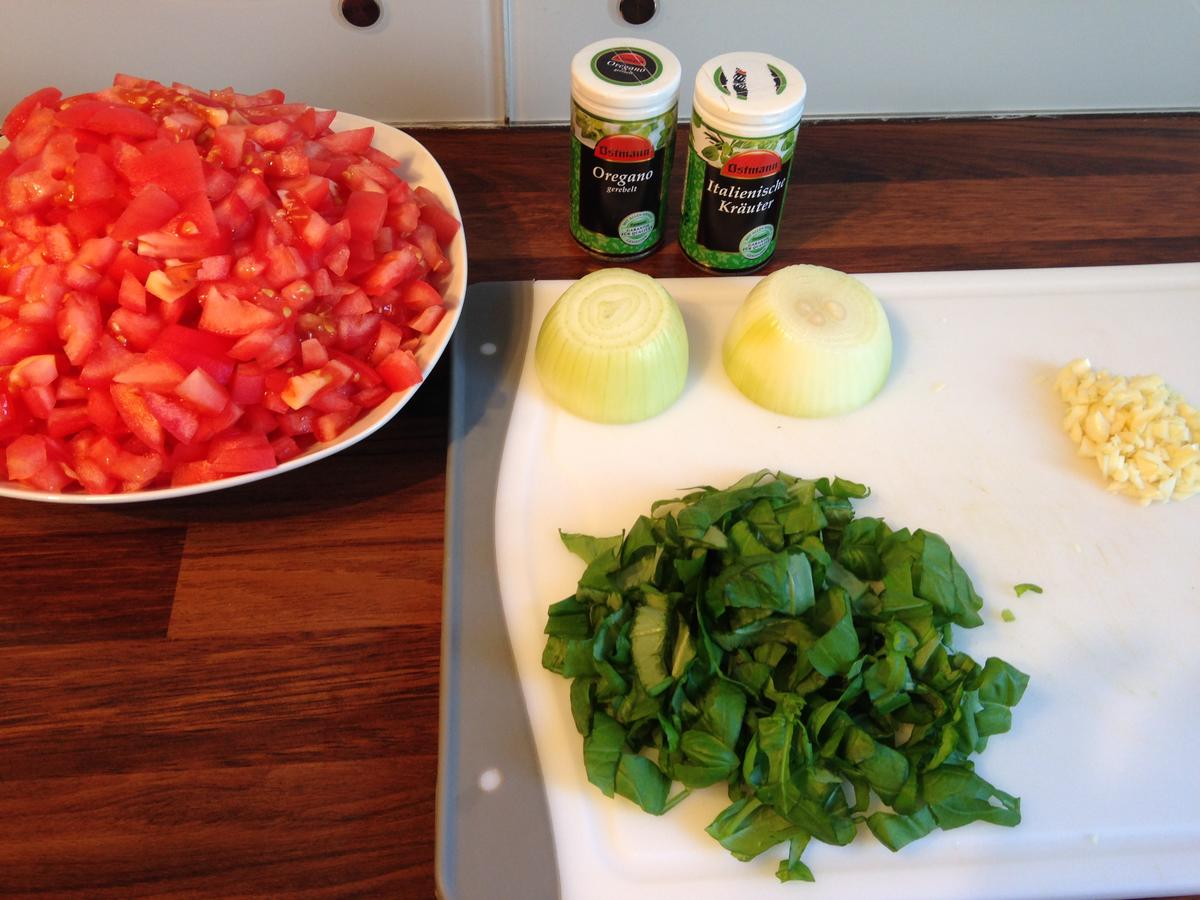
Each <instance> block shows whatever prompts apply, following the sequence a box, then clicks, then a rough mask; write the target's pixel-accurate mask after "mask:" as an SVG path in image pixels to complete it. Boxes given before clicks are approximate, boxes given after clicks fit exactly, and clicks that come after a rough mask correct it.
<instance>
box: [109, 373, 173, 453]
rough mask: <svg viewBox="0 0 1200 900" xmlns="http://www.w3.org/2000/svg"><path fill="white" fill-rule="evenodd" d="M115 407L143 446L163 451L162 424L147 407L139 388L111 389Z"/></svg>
mask: <svg viewBox="0 0 1200 900" xmlns="http://www.w3.org/2000/svg"><path fill="white" fill-rule="evenodd" d="M108 392H109V394H110V396H111V397H112V401H113V405H114V406H116V408H117V413H118V414H119V415H120V416H121V419H122V421H124V423H125V424H126V425H127V426H128V427H129V430H130V431H131V432H133V434H134V436H135V437H137V438H138V439H139V440H140V441H141V442H142V443H143V444H145V445H146V446H147V447H150V448H151V449H154V450H160V451H161V450H162V449H163V427H162V423H160V422H159V421H158V419H157V418H156V417H155V416H154V414H153V413H152V412H151V411H150V407H149V406H147V405H146V397H145V395H144V394H143V393H142V391H141V390H140V389H139V388H136V387H133V386H132V385H128V384H114V385H113V386H112V387H110V388H109V391H108Z"/></svg>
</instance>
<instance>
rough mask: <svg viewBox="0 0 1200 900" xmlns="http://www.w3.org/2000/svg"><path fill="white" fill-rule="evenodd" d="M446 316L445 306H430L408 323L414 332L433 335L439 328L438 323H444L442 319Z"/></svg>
mask: <svg viewBox="0 0 1200 900" xmlns="http://www.w3.org/2000/svg"><path fill="white" fill-rule="evenodd" d="M445 314H446V307H444V306H430V307H427V308H426V309H424V310H422V311H421V313H420V314H418V315H417V316H416V318H414V319H413V320H412V321H410V322H409V323H408V327H409V328H411V329H412V330H413V331H417V332H420V333H421V334H432V333H433V330H434V329H435V328H437V326H438V323H439V322H441V321H442V317H443V316H444V315H445Z"/></svg>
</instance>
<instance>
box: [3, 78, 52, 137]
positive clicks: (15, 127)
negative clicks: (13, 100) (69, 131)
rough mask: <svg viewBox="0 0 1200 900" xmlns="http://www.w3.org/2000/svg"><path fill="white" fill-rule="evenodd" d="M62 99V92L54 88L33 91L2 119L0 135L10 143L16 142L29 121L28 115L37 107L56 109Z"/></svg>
mask: <svg viewBox="0 0 1200 900" xmlns="http://www.w3.org/2000/svg"><path fill="white" fill-rule="evenodd" d="M61 99H62V91H60V90H59V89H58V88H55V87H44V88H41V89H40V90H36V91H34V92H33V93H32V94H30V95H29V96H28V97H26V98H25V99H23V100H21V101H20V102H18V103H17V105H16V106H14V107H13V108H12V110H11V111H10V112H9V114H8V115H7V116H5V118H4V125H3V126H0V133H3V134H4V136H5V137H6V138H8V139H9V140H10V141H12V140H16V138H17V135H19V134H20V133H21V130H22V129H23V128H24V127H25V123H26V122H28V121H29V117H30V115H32V114H33V112H34V110H36V109H38V108H39V107H48V108H51V109H54V108H57V106H58V101H59V100H61Z"/></svg>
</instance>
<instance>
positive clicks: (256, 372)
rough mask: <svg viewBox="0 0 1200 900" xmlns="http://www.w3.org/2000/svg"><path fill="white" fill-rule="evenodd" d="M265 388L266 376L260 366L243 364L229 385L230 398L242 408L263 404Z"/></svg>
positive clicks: (235, 372)
mask: <svg viewBox="0 0 1200 900" xmlns="http://www.w3.org/2000/svg"><path fill="white" fill-rule="evenodd" d="M265 386H266V376H265V375H264V374H263V370H262V369H261V368H260V367H259V366H258V365H256V364H255V363H241V364H239V365H238V367H237V369H236V370H235V371H234V374H233V379H232V380H231V381H230V383H229V398H230V399H231V400H232V401H233V402H234V403H237V404H240V405H241V406H249V405H250V404H252V403H261V402H262V398H263V391H264V389H265Z"/></svg>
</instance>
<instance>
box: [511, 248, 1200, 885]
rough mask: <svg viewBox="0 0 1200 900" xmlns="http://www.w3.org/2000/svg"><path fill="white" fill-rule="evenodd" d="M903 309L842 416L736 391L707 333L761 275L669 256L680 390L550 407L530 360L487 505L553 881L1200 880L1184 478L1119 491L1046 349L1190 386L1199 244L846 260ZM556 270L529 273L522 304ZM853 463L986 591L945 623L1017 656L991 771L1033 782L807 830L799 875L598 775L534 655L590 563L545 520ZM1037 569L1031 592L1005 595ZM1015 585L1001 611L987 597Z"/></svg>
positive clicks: (1195, 357)
mask: <svg viewBox="0 0 1200 900" xmlns="http://www.w3.org/2000/svg"><path fill="white" fill-rule="evenodd" d="M862 278H863V280H864V281H865V282H867V284H869V285H870V286H871V287H872V288H873V289H874V290H875V291H876V293H877V294H878V296H879V297H880V299H881V301H882V302H883V305H884V307H885V309H886V310H887V313H888V317H889V319H890V321H891V324H892V331H893V335H894V338H895V346H896V353H895V360H894V363H893V369H892V374H891V377H890V379H889V381H888V383H887V386H886V387H885V388H884V390H883V391H882V393H881V394H880V395H879V396H878V397H877V398H876V399H875V400H874V401H872V402H871V403H870V404H868V405H867V406H866V407H864V408H863V409H861V410H859V411H857V412H855V413H852V414H850V415H846V416H843V417H839V418H834V419H826V420H797V419H790V418H786V417H783V416H780V415H777V414H774V413H771V412H768V411H766V410H763V409H761V408H759V407H757V406H755V405H754V404H753V403H751V402H750V401H749V400H747V399H745V398H744V397H743V396H742V395H741V394H740V393H739V392H738V391H737V389H736V388H735V387H734V386H733V385H732V383H731V382H730V381H729V380H728V378H727V377H726V376H725V373H724V370H723V367H722V364H721V358H720V346H721V340H722V336H723V334H724V331H725V328H726V326H727V325H728V323H729V321H730V318H731V316H732V315H733V312H734V310H735V309H736V307H737V305H738V304H739V303H740V302H741V300H742V299H743V297H744V296H745V294H746V292H747V291H748V290H749V288H750V287H751V286H752V285H753V284H754V283H755V282H756V281H757V278H753V277H741V278H717V277H711V278H694V279H692V278H689V279H666V280H663V282H662V283H663V285H664V286H665V287H666V288H667V290H668V291H670V292H671V294H672V295H673V296H674V297H675V298H676V300H677V301H678V302H679V305H680V307H681V309H682V311H683V316H684V319H685V321H686V323H687V328H688V336H689V340H690V348H691V365H690V372H689V376H688V382H687V387H686V389H685V390H684V393H683V396H682V397H681V398H680V399H679V401H678V402H677V403H676V404H675V405H674V406H673V407H671V409H669V410H667V411H666V412H665V413H663V414H662V415H660V416H659V417H657V418H655V419H653V420H651V421H648V422H643V423H639V424H636V425H631V426H605V425H597V424H592V423H589V422H585V421H582V420H580V419H577V418H575V417H574V416H572V415H570V414H569V413H566V412H565V411H563V410H561V409H559V408H557V407H556V406H554V405H553V404H552V403H551V402H550V401H549V399H548V398H547V397H546V395H545V394H544V392H543V391H542V389H541V386H540V384H539V383H538V379H537V376H536V373H535V372H534V370H533V366H532V347H533V344H534V342H533V340H532V339H531V340H530V341H529V348H530V349H529V352H528V354H527V359H526V365H525V370H524V373H523V375H522V380H521V387H520V390H519V393H518V395H517V399H516V403H515V406H514V410H513V415H512V421H511V425H510V428H509V433H508V437H507V442H506V445H505V449H504V458H503V463H502V467H501V477H500V485H499V491H498V495H497V505H496V534H497V536H498V537H497V554H498V558H499V576H500V585H501V594H502V598H503V605H504V612H505V617H506V620H507V623H508V628H509V635H510V638H511V641H512V646H513V651H514V654H515V657H516V661H517V666H518V670H519V672H520V678H521V682H522V688H523V691H524V695H525V700H526V704H527V707H528V710H529V716H530V720H531V724H532V727H533V732H534V734H535V736H536V742H537V749H538V756H539V760H540V763H541V766H542V771H543V777H544V780H545V785H546V791H547V795H548V799H549V806H550V812H551V818H552V820H553V828H554V834H555V840H556V851H557V858H558V861H559V870H560V874H561V881H562V888H563V895H564V897H568V898H576V897H605V896H607V897H612V896H617V897H635V896H646V897H650V896H652V897H654V898H656V900H666V898H676V897H678V898H687V900H701V898H707V897H713V898H718V897H719V898H722V900H727V898H729V897H745V896H751V895H753V896H779V897H785V896H786V897H790V898H797V900H798V898H803V900H817V898H831V897H838V898H843V897H859V896H873V897H888V898H904V897H912V898H921V900H932V898H956V900H961V898H971V897H978V898H983V897H1006V898H1008V897H1050V896H1062V897H1068V896H1072V897H1102V896H1125V897H1132V896H1147V895H1152V894H1159V895H1162V894H1171V893H1187V892H1188V891H1189V890H1192V891H1196V890H1200V774H1198V768H1197V767H1198V766H1200V715H1198V714H1197V707H1198V705H1200V704H1198V703H1197V697H1198V691H1200V498H1193V499H1191V500H1187V501H1184V502H1179V503H1173V504H1170V505H1161V504H1160V505H1155V506H1152V507H1148V508H1144V507H1141V506H1139V505H1137V503H1136V502H1134V501H1132V500H1129V499H1127V498H1124V497H1119V496H1115V495H1112V494H1109V493H1107V492H1106V491H1105V490H1104V488H1103V485H1102V483H1101V481H1100V477H1099V474H1098V473H1097V472H1096V471H1094V469H1093V468H1092V467H1093V466H1094V464H1093V463H1092V462H1090V461H1086V460H1083V459H1082V458H1080V457H1078V456H1076V455H1075V451H1074V448H1073V447H1072V446H1071V445H1070V443H1069V441H1068V439H1067V437H1066V436H1065V435H1064V434H1063V433H1062V430H1061V428H1060V424H1059V423H1060V419H1061V417H1062V415H1063V413H1064V409H1063V408H1062V406H1061V404H1060V402H1059V401H1058V399H1057V398H1056V396H1055V395H1054V392H1053V387H1052V382H1053V376H1054V374H1055V372H1056V371H1057V369H1058V368H1059V367H1060V366H1061V365H1063V364H1064V363H1066V362H1067V361H1069V360H1071V359H1072V358H1074V357H1076V356H1089V357H1090V358H1091V359H1092V361H1093V364H1094V365H1095V366H1096V367H1098V368H1100V367H1103V368H1109V369H1112V370H1114V371H1116V372H1120V373H1122V374H1128V375H1133V374H1139V373H1147V372H1158V373H1160V374H1162V375H1163V376H1164V377H1165V378H1166V379H1167V381H1168V382H1169V383H1170V384H1171V385H1172V386H1174V387H1175V388H1176V389H1177V390H1179V391H1181V392H1182V393H1183V395H1184V396H1185V397H1188V398H1190V399H1191V400H1192V402H1193V403H1194V404H1196V403H1200V264H1186V265H1173V266H1137V267H1122V268H1092V269H1059V270H1026V271H999V272H960V273H949V272H936V273H905V274H886V275H866V276H862ZM567 284H568V282H553V281H550V282H539V283H536V284H535V286H534V310H533V316H532V329H533V333H534V334H535V335H536V331H537V328H538V326H539V325H540V323H541V321H542V318H543V317H544V316H545V314H546V311H547V310H548V309H549V307H550V305H551V304H552V303H553V301H554V300H555V299H556V298H557V297H558V296H559V295H560V294H561V292H562V291H563V290H564V289H565V288H566V286H567ZM760 468H769V469H782V470H784V471H786V472H789V473H791V474H794V475H799V476H805V477H816V476H820V475H830V476H832V475H834V474H837V475H842V476H844V477H847V478H851V479H854V480H856V481H862V482H866V483H867V484H868V485H870V486H871V487H872V488H873V490H874V493H873V494H872V496H871V497H870V498H869V499H867V500H866V501H863V502H861V503H860V504H858V507H857V508H858V509H859V510H860V512H861V513H862V514H866V515H875V516H882V517H883V518H885V519H887V520H888V522H889V523H890V524H892V525H893V526H895V527H899V526H909V527H913V528H916V527H923V528H926V529H929V530H931V531H936V532H938V533H940V534H941V535H943V536H944V537H945V538H946V539H947V540H948V541H949V543H950V546H951V548H952V549H953V550H954V552H955V554H956V556H957V557H958V559H959V560H960V561H961V562H962V564H963V565H964V566H965V568H966V569H967V571H968V573H970V575H971V576H972V578H973V580H974V583H975V586H976V589H977V590H978V591H979V593H980V594H981V595H982V596H983V597H984V601H985V606H984V610H983V616H984V620H985V624H984V626H982V627H981V628H977V629H974V630H972V631H964V630H961V629H959V630H957V631H956V635H957V637H956V643H955V646H957V647H961V648H962V649H964V650H966V651H968V652H970V653H971V654H972V655H974V656H975V657H976V658H977V659H979V660H981V661H982V660H983V659H984V658H985V657H987V656H989V655H998V656H1001V657H1003V658H1004V659H1006V660H1008V661H1009V662H1011V663H1013V664H1014V665H1016V666H1017V667H1018V668H1020V669H1021V670H1023V671H1025V672H1027V673H1029V674H1030V676H1031V679H1030V684H1029V689H1028V691H1027V693H1026V694H1025V697H1024V699H1023V700H1022V702H1021V704H1020V705H1019V706H1018V707H1017V708H1016V709H1015V710H1014V716H1013V729H1012V731H1011V732H1009V733H1008V734H1004V735H999V736H997V737H995V738H993V739H992V741H991V744H990V745H989V747H988V749H987V751H986V752H985V753H984V754H983V755H982V756H980V757H978V758H977V761H978V771H979V772H980V774H981V775H982V776H983V777H984V778H985V779H987V780H988V781H991V782H992V783H993V784H995V785H996V786H997V787H999V788H1000V789H1002V790H1005V791H1008V792H1009V793H1012V794H1016V795H1018V796H1020V797H1021V799H1022V813H1023V817H1024V821H1023V822H1022V823H1021V825H1020V826H1018V827H1017V828H1015V829H1006V828H999V827H996V826H992V825H987V824H981V823H980V824H975V825H971V826H968V827H966V828H962V829H958V830H955V831H950V832H935V833H934V834H932V835H930V836H929V837H928V838H926V839H924V840H922V841H919V842H917V843H915V844H912V845H910V846H909V847H907V848H905V849H904V850H902V851H901V852H900V853H896V854H893V853H891V852H890V851H888V850H886V849H885V848H884V847H882V846H881V845H879V844H878V843H876V842H875V840H874V838H872V837H871V835H870V834H869V833H868V832H866V831H865V829H863V830H862V831H861V833H860V835H859V837H858V839H857V840H856V841H855V842H854V843H853V844H852V845H851V846H850V847H829V846H826V845H823V844H818V843H816V842H814V843H813V844H811V845H810V847H809V849H808V851H807V853H806V854H805V860H806V862H808V864H809V865H810V867H811V868H812V870H813V872H814V873H815V875H816V878H817V881H816V883H815V884H813V885H802V884H801V885H798V884H790V885H781V884H779V883H778V882H777V881H776V880H775V878H774V870H775V867H776V865H777V862H778V860H779V859H780V858H781V856H782V855H783V852H784V849H785V848H782V847H781V848H779V849H778V850H777V851H773V852H768V853H766V854H764V855H763V856H762V857H760V858H759V859H758V860H756V861H754V862H752V863H748V864H747V863H740V862H737V861H736V860H734V859H733V857H731V856H730V855H729V854H728V853H727V852H726V851H725V850H724V849H723V848H721V847H720V846H719V845H718V844H717V843H716V842H715V841H714V840H712V839H711V838H710V837H709V836H708V835H707V834H705V833H704V830H703V829H704V826H705V825H707V824H708V822H710V821H711V820H712V818H713V817H714V816H715V815H716V814H717V813H718V812H719V811H720V810H721V809H722V808H723V807H724V806H725V805H726V803H727V799H726V796H725V793H724V791H723V790H721V789H720V788H715V789H710V790H708V791H703V792H698V793H696V794H693V795H692V796H691V797H689V798H688V799H687V800H686V801H684V802H683V803H682V804H681V805H680V806H678V807H677V808H676V809H674V810H673V811H672V812H670V813H668V814H667V815H665V816H663V817H661V818H655V817H652V816H648V815H646V814H645V813H643V812H641V811H640V810H639V809H637V808H636V807H635V806H633V804H631V803H629V802H627V801H625V800H623V799H619V798H618V799H616V800H610V799H608V798H605V797H604V796H603V795H601V794H600V792H599V791H598V790H596V789H595V788H594V787H592V786H591V785H590V784H588V782H587V779H586V776H585V773H584V767H583V761H582V748H581V739H580V736H579V735H578V733H577V732H576V731H575V728H574V725H573V724H572V720H571V714H570V707H569V703H568V683H567V681H566V680H564V679H562V678H559V677H558V676H557V675H553V674H551V673H549V672H547V671H545V670H543V669H542V668H541V665H540V658H541V651H542V647H543V645H544V636H543V634H542V629H543V627H544V625H545V621H546V607H547V606H548V605H549V604H550V603H552V602H554V601H556V600H559V599H561V598H562V597H565V596H567V595H569V594H571V593H573V591H574V586H575V582H576V581H577V579H578V577H579V575H580V573H581V571H582V563H580V561H579V560H577V559H576V558H575V557H573V556H572V555H571V554H569V553H568V552H567V550H566V549H565V548H564V547H563V546H562V545H561V543H560V541H559V537H558V529H560V528H561V529H563V530H565V531H574V532H585V533H588V534H594V535H608V534H615V533H619V532H620V531H621V530H622V529H624V528H627V527H629V526H630V525H632V523H633V521H634V520H635V518H636V517H637V516H638V515H639V514H640V513H643V512H648V511H649V507H650V503H651V501H653V500H656V499H659V498H665V497H672V496H678V495H679V494H680V493H681V492H683V491H684V489H686V488H688V487H691V486H694V485H700V484H711V485H715V486H718V487H724V486H726V485H728V484H730V483H732V482H733V481H735V480H736V479H737V478H738V477H740V476H741V475H743V474H744V473H746V472H749V471H752V470H756V469H760ZM1018 582H1035V583H1037V584H1039V585H1041V586H1042V587H1043V588H1044V589H1045V593H1044V594H1042V595H1037V594H1032V593H1027V594H1025V595H1024V596H1023V597H1020V598H1018V597H1016V596H1015V595H1014V592H1013V585H1015V584H1017V583H1018ZM1006 607H1007V608H1010V609H1011V610H1012V611H1013V612H1014V613H1015V615H1016V621H1014V622H1011V623H1006V622H1003V621H1001V618H1000V611H1001V609H1003V608H1006Z"/></svg>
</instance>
